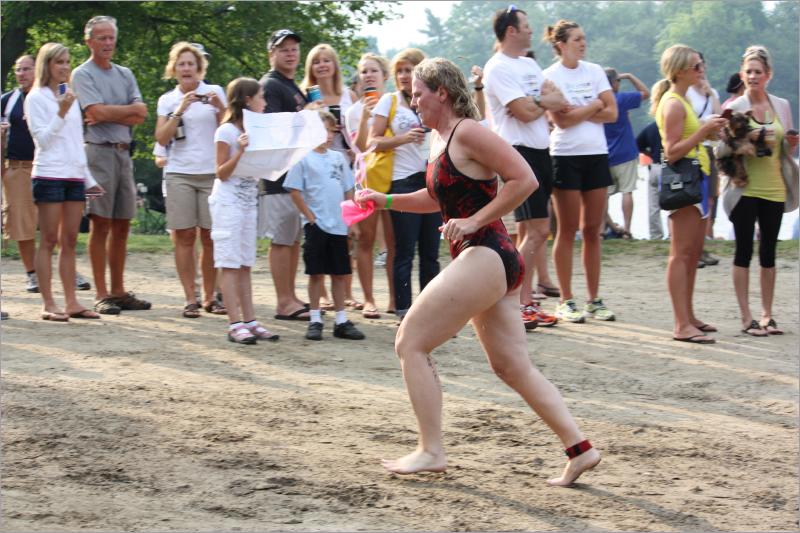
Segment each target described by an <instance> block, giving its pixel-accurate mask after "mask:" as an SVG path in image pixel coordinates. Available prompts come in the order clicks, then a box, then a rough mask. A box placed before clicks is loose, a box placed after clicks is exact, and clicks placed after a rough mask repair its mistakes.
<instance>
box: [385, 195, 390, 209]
mask: <svg viewBox="0 0 800 533" xmlns="http://www.w3.org/2000/svg"><path fill="white" fill-rule="evenodd" d="M383 208H384V209H391V208H392V195H391V194H387V195H386V204H385V205H384V206H383Z"/></svg>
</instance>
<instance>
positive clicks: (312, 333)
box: [306, 322, 322, 341]
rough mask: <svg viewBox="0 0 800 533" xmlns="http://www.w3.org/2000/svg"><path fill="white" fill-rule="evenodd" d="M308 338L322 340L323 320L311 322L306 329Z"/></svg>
mask: <svg viewBox="0 0 800 533" xmlns="http://www.w3.org/2000/svg"><path fill="white" fill-rule="evenodd" d="M306 339H308V340H310V341H321V340H322V322H309V323H308V329H307V330H306Z"/></svg>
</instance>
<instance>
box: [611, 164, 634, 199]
mask: <svg viewBox="0 0 800 533" xmlns="http://www.w3.org/2000/svg"><path fill="white" fill-rule="evenodd" d="M609 170H610V171H611V179H612V180H613V181H614V183H613V184H612V185H609V187H608V194H609V196H610V195H612V194H615V193H618V192H633V191H635V190H636V180H637V179H638V178H639V160H638V159H633V160H631V161H628V162H627V163H620V164H619V165H614V166H613V167H611V168H609Z"/></svg>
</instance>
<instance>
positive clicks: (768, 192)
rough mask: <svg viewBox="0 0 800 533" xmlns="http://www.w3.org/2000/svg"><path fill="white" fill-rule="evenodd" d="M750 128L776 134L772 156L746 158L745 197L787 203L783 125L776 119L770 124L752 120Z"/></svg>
mask: <svg viewBox="0 0 800 533" xmlns="http://www.w3.org/2000/svg"><path fill="white" fill-rule="evenodd" d="M750 127H751V128H755V129H760V128H761V127H765V128H767V131H772V132H774V134H775V143H774V144H773V145H772V155H771V156H769V157H746V158H745V160H744V164H745V168H746V169H747V187H745V189H744V192H743V193H742V194H743V195H744V196H750V197H753V198H763V199H764V200H769V201H771V202H785V201H786V184H785V183H784V182H783V176H782V174H781V144H782V143H783V124H781V121H780V120H779V119H778V118H777V117H775V119H774V120H773V121H772V122H770V123H769V124H759V123H758V122H756V121H755V120H754V119H753V118H751V119H750Z"/></svg>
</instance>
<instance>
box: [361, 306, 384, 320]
mask: <svg viewBox="0 0 800 533" xmlns="http://www.w3.org/2000/svg"><path fill="white" fill-rule="evenodd" d="M361 316H363V317H364V318H380V317H381V313H380V312H379V311H378V308H377V307H369V308H367V307H365V308H364V310H363V311H361Z"/></svg>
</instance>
